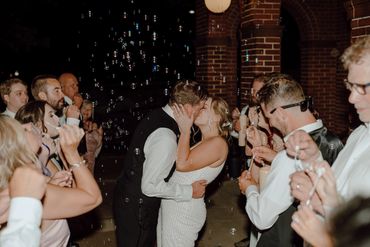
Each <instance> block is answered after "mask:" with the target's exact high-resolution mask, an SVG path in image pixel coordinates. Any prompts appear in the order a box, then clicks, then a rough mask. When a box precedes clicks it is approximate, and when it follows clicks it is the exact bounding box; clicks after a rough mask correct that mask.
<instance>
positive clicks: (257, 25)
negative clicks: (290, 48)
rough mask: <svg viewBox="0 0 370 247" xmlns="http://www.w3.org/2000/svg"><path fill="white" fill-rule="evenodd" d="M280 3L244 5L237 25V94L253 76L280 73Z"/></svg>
mask: <svg viewBox="0 0 370 247" xmlns="http://www.w3.org/2000/svg"><path fill="white" fill-rule="evenodd" d="M279 21H280V0H266V1H263V2H260V1H244V3H243V11H242V24H241V32H242V34H241V36H242V37H241V92H242V99H241V102H242V105H244V104H245V103H247V98H246V97H243V96H245V94H244V93H245V92H246V90H247V89H249V88H250V86H251V82H252V78H253V77H254V76H255V75H256V74H260V73H269V72H279V71H280V39H281V27H280V23H279Z"/></svg>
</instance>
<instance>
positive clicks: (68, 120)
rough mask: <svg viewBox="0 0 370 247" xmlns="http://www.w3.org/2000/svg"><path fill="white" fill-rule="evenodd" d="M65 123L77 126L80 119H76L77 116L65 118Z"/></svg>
mask: <svg viewBox="0 0 370 247" xmlns="http://www.w3.org/2000/svg"><path fill="white" fill-rule="evenodd" d="M67 125H76V126H79V125H80V120H79V119H77V118H70V117H69V118H67Z"/></svg>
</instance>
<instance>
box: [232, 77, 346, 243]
mask: <svg viewBox="0 0 370 247" xmlns="http://www.w3.org/2000/svg"><path fill="white" fill-rule="evenodd" d="M258 99H259V102H260V104H261V108H262V111H263V114H264V115H265V117H266V118H267V119H268V120H269V124H270V126H272V127H274V128H276V129H278V130H279V131H280V132H281V133H282V134H283V136H284V141H286V139H287V138H288V137H289V136H290V135H291V134H292V133H294V132H295V131H297V130H304V131H305V132H307V133H309V134H310V135H311V136H312V138H313V139H314V140H316V142H317V143H318V145H319V146H320V150H322V155H323V156H324V157H325V158H326V159H328V160H331V161H333V160H334V159H335V158H336V156H337V154H338V153H339V151H340V150H341V148H342V147H343V145H342V143H341V141H340V140H339V138H338V137H336V136H334V135H333V134H331V133H330V132H329V131H328V130H327V129H326V128H325V127H324V126H323V123H322V121H321V120H316V118H315V117H314V115H313V114H312V112H311V111H310V108H312V100H311V98H309V97H305V95H304V93H303V89H302V87H301V86H300V85H299V84H298V83H297V82H296V81H295V80H293V79H292V78H291V77H290V76H288V75H284V74H277V75H274V76H272V77H271V78H270V80H269V81H268V82H267V83H266V84H265V85H264V86H263V87H262V88H261V89H260V91H259V92H258ZM296 169H297V167H296V160H295V159H294V157H291V156H288V155H287V153H286V151H285V150H282V151H280V152H279V153H278V154H277V155H276V156H275V158H274V159H273V161H272V163H271V170H270V172H269V173H268V175H267V177H266V180H265V183H264V186H263V188H260V189H259V190H258V187H257V186H258V184H257V182H256V181H255V179H254V178H253V177H252V175H251V174H250V173H249V172H243V174H242V176H241V177H240V179H239V187H240V190H241V192H242V193H245V195H246V197H247V203H246V207H245V208H246V211H247V214H248V216H249V218H250V220H251V222H252V223H253V224H254V225H255V226H256V227H257V228H258V230H259V231H260V232H259V233H258V234H257V239H256V238H255V237H256V236H255V235H254V234H253V233H252V235H251V241H250V246H269V247H271V246H281V247H283V246H284V247H286V246H297V244H298V246H299V244H300V243H301V240H299V239H298V236H295V235H294V231H293V230H292V228H291V227H290V223H291V216H292V214H293V213H294V211H295V210H296V207H295V206H294V205H293V202H294V198H293V197H292V196H291V194H290V179H289V176H290V175H291V174H293V173H294V172H295V171H296Z"/></svg>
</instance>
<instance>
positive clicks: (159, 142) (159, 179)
mask: <svg viewBox="0 0 370 247" xmlns="http://www.w3.org/2000/svg"><path fill="white" fill-rule="evenodd" d="M176 152H177V138H176V135H175V133H174V132H173V131H171V130H170V129H167V128H159V129H157V130H156V131H154V132H153V133H152V134H151V135H150V136H149V137H148V139H147V140H146V142H145V145H144V154H145V161H144V164H143V176H142V180H141V190H142V192H143V193H144V194H145V195H146V196H150V197H160V198H165V199H173V200H175V201H189V200H191V198H192V193H193V189H192V186H191V185H185V184H175V183H170V182H168V183H166V182H165V181H164V179H165V178H166V177H167V176H168V174H169V173H170V171H171V168H172V166H173V164H174V162H175V160H176Z"/></svg>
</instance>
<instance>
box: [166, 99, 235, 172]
mask: <svg viewBox="0 0 370 247" xmlns="http://www.w3.org/2000/svg"><path fill="white" fill-rule="evenodd" d="M173 110H174V116H175V119H176V122H177V124H178V126H179V129H180V132H181V134H180V138H179V142H178V147H177V158H176V170H178V171H183V172H187V171H194V170H198V169H201V168H203V167H206V166H214V167H216V166H218V165H220V164H222V163H223V161H224V160H225V159H226V156H227V153H228V146H227V143H226V141H225V140H224V139H223V138H222V137H221V136H215V137H213V138H210V139H208V140H206V141H202V142H201V143H199V144H198V145H197V146H196V147H195V148H193V149H190V133H191V130H190V129H191V126H192V125H193V122H194V116H191V117H189V116H188V115H187V114H186V112H185V109H184V107H183V106H181V105H176V104H175V105H174V107H173Z"/></svg>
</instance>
